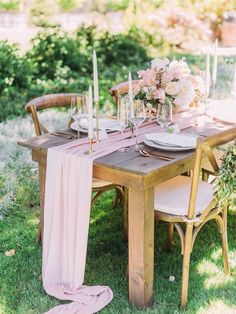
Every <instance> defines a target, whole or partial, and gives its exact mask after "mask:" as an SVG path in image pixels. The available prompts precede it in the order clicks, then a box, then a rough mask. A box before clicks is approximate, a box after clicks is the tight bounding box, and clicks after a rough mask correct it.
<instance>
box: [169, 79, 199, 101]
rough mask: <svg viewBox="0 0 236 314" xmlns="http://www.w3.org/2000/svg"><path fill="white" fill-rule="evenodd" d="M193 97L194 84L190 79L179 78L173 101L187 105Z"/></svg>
mask: <svg viewBox="0 0 236 314" xmlns="http://www.w3.org/2000/svg"><path fill="white" fill-rule="evenodd" d="M194 98H195V91H194V85H193V83H192V82H191V80H187V79H182V80H179V92H178V94H177V96H176V97H175V100H174V103H175V104H176V105H179V106H182V107H188V106H189V105H190V104H191V102H193V100H194Z"/></svg>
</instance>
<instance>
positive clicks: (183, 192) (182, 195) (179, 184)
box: [154, 176, 213, 216]
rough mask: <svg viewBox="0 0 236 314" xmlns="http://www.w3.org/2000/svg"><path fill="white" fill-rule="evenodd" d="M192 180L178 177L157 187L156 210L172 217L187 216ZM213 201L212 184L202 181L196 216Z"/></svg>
mask: <svg viewBox="0 0 236 314" xmlns="http://www.w3.org/2000/svg"><path fill="white" fill-rule="evenodd" d="M191 183H192V179H191V178H190V177H186V176H177V177H175V178H173V179H170V180H168V181H166V182H164V183H161V184H159V185H157V186H156V187H155V196H154V208H155V210H157V211H159V212H164V213H168V214H171V215H178V216H187V215H188V206H189V200H190V189H191ZM212 199H213V188H212V186H211V184H210V183H208V182H205V181H200V182H199V185H198V192H197V201H196V211H195V214H196V216H197V215H199V214H200V213H202V212H203V211H204V209H206V207H207V206H208V205H209V204H210V202H211V201H212Z"/></svg>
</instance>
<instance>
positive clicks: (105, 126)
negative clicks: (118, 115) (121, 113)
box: [80, 118, 120, 131]
mask: <svg viewBox="0 0 236 314" xmlns="http://www.w3.org/2000/svg"><path fill="white" fill-rule="evenodd" d="M93 125H94V126H96V119H95V118H94V119H93ZM80 126H81V127H82V128H84V129H88V120H87V119H82V120H81V121H80ZM98 126H99V129H102V130H115V131H120V126H119V125H118V123H117V120H113V119H107V118H103V119H99V120H98Z"/></svg>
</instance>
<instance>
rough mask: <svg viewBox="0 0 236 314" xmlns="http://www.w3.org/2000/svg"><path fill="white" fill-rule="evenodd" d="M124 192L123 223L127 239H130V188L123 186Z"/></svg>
mask: <svg viewBox="0 0 236 314" xmlns="http://www.w3.org/2000/svg"><path fill="white" fill-rule="evenodd" d="M123 190H124V194H123V200H122V225H123V231H124V236H125V240H128V192H129V191H128V188H126V187H123Z"/></svg>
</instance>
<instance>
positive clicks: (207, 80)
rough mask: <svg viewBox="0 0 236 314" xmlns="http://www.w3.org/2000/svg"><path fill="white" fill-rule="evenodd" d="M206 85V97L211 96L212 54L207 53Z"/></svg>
mask: <svg viewBox="0 0 236 314" xmlns="http://www.w3.org/2000/svg"><path fill="white" fill-rule="evenodd" d="M205 80H206V82H205V84H206V95H207V96H208V95H209V92H210V84H211V74H210V53H209V51H208V52H207V55H206V77H205Z"/></svg>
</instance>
